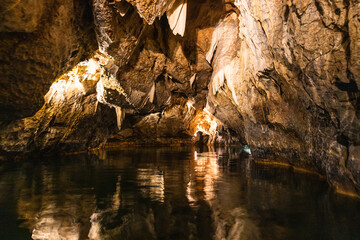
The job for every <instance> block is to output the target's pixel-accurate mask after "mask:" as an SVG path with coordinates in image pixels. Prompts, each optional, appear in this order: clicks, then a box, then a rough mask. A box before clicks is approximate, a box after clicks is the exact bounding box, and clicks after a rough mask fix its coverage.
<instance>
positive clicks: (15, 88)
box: [0, 0, 96, 121]
mask: <svg viewBox="0 0 360 240" xmlns="http://www.w3.org/2000/svg"><path fill="white" fill-rule="evenodd" d="M0 13H1V14H0V15H1V17H0V18H1V19H0V63H1V64H0V92H1V94H0V120H1V121H3V120H11V119H18V118H22V117H26V116H32V115H33V114H34V113H36V111H38V110H39V109H40V108H41V106H42V105H43V104H44V101H43V97H44V95H45V93H46V92H47V91H48V90H49V87H50V86H51V84H52V83H53V82H54V80H55V78H56V77H59V76H60V75H61V74H62V73H64V72H65V71H68V70H69V69H70V68H71V67H73V66H74V65H75V64H76V63H78V62H79V61H80V59H81V58H84V57H86V56H87V55H89V53H90V52H92V51H94V50H96V41H95V35H94V32H93V30H92V28H93V26H92V16H91V9H90V5H88V3H87V1H81V0H79V1H78V0H65V1H60V0H59V1H58V0H51V1H45V0H26V1H11V0H5V2H2V3H1V7H0Z"/></svg>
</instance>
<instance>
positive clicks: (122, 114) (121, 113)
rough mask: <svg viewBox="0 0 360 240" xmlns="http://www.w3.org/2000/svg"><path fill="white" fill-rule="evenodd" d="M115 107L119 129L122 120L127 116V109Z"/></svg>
mask: <svg viewBox="0 0 360 240" xmlns="http://www.w3.org/2000/svg"><path fill="white" fill-rule="evenodd" d="M114 108H115V112H116V123H117V126H118V129H119V130H120V129H121V124H122V121H123V120H124V118H125V111H123V110H122V109H121V107H118V106H115V107H114Z"/></svg>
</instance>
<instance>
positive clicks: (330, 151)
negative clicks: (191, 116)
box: [208, 0, 360, 191]
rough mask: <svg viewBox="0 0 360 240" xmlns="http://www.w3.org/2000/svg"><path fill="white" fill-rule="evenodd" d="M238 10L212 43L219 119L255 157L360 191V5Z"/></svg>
mask: <svg viewBox="0 0 360 240" xmlns="http://www.w3.org/2000/svg"><path fill="white" fill-rule="evenodd" d="M234 4H235V6H236V7H237V8H238V9H239V11H240V14H239V15H238V16H237V17H233V18H232V19H231V20H230V19H229V20H227V19H224V20H223V22H222V23H221V24H223V26H224V27H222V28H219V30H220V31H221V33H220V34H214V37H213V41H214V39H215V41H217V48H216V52H215V54H214V58H213V62H212V65H213V67H214V71H213V75H212V81H211V83H210V88H209V95H208V100H209V104H210V105H211V106H212V108H213V113H214V114H215V116H216V117H218V118H219V119H220V120H222V121H223V122H224V123H225V124H227V125H228V126H229V127H230V128H232V129H234V130H236V131H237V132H238V133H239V134H240V135H241V137H242V138H243V139H245V141H246V142H247V143H248V144H249V145H250V146H251V147H252V152H253V154H254V155H255V156H259V157H266V158H269V157H271V158H274V160H276V161H285V162H288V163H290V164H293V165H297V166H301V167H306V168H312V169H315V170H316V171H319V172H321V173H323V174H325V175H327V176H328V178H329V179H330V181H331V182H332V183H333V184H334V185H341V184H339V183H344V182H346V184H345V185H348V186H349V185H352V186H354V185H355V186H356V187H355V188H356V189H357V191H358V190H359V182H358V178H357V176H359V170H360V169H359V168H358V165H357V164H353V163H354V162H359V161H360V159H359V158H358V157H354V156H352V155H353V154H354V153H355V152H356V150H352V149H355V148H356V147H355V146H358V145H359V137H360V134H359V133H360V132H359V129H360V121H359V90H358V82H359V77H360V76H359V73H358V69H359V62H357V63H355V61H354V60H353V59H357V58H358V56H357V55H358V50H357V47H355V46H358V44H359V35H358V34H354V32H356V31H358V26H357V25H358V22H359V21H358V16H355V15H354V14H353V13H354V12H356V9H358V8H359V3H358V2H356V1H350V2H336V3H329V2H327V1H293V2H292V3H289V4H285V3H282V2H279V1H261V0H260V1H245V0H237V1H235V2H234ZM234 22H238V27H236V26H235V25H236V23H234ZM356 22H357V23H356ZM220 26H222V25H219V27H220ZM230 29H231V30H230ZM225 36H226V37H225ZM224 103H226V104H224ZM225 105H226V107H225ZM353 146H354V147H353ZM354 158H357V160H354ZM349 159H351V161H349ZM350 162H351V164H350ZM348 190H350V191H354V190H355V189H351V187H350V189H348Z"/></svg>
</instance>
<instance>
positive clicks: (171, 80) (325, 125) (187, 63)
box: [0, 0, 360, 194]
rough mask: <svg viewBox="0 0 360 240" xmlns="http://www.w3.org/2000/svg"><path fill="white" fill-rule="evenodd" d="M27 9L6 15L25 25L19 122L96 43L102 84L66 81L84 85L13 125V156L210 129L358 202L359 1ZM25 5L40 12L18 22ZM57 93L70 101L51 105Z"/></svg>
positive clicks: (12, 97)
mask: <svg viewBox="0 0 360 240" xmlns="http://www.w3.org/2000/svg"><path fill="white" fill-rule="evenodd" d="M30 2H33V3H34V4H35V2H36V4H37V6H39V7H38V10H37V11H36V12H34V11H35V10H34V9H32V8H28V7H26V6H27V4H29V3H30ZM22 4H23V5H19V6H18V7H14V6H12V5H8V6H7V5H5V6H6V7H5V11H9V12H11V13H12V14H11V15H10V16H6V17H3V18H4V21H3V24H2V25H1V27H0V29H1V31H2V33H1V34H0V37H1V38H0V40H1V41H2V42H3V44H2V47H1V50H0V56H1V61H2V62H5V63H6V64H4V65H2V71H1V72H3V73H4V74H2V75H3V76H4V77H3V78H2V80H1V84H2V88H3V89H6V87H7V86H8V84H10V85H11V87H10V88H9V89H10V90H9V91H8V92H5V91H3V92H4V94H3V95H2V96H1V98H0V106H2V109H4V110H3V111H2V113H3V115H4V116H8V117H7V119H11V118H12V119H14V118H15V117H16V116H18V117H19V116H29V115H31V114H32V113H33V112H34V111H35V110H38V109H39V106H40V105H41V104H40V103H41V101H40V97H41V96H44V95H45V92H46V91H47V89H48V87H49V84H50V83H51V82H53V81H54V80H55V79H57V78H58V77H59V76H60V75H61V74H62V73H63V72H64V71H65V70H67V69H70V67H73V66H74V65H75V64H76V63H78V62H79V60H80V58H81V57H80V56H84V55H86V53H88V52H91V51H90V50H91V49H93V46H94V45H96V44H94V43H93V41H94V40H95V39H96V40H97V44H98V46H99V53H97V54H98V55H97V56H101V57H95V58H96V59H97V60H96V59H95V60H96V61H95V62H97V63H96V64H95V65H96V66H95V67H94V68H95V69H96V71H95V73H99V74H95V73H93V74H90V73H89V72H92V70H91V69H90V68H89V69H87V68H86V69H87V70H84V71H82V72H81V74H80V73H79V74H80V75H81V77H80V80H79V79H78V80H74V79H73V78H69V77H67V78H66V79H64V77H61V79H62V80H64V81H63V82H62V84H64V86H65V85H66V86H72V87H70V88H63V87H61V89H71V90H64V92H61V91H54V89H55V87H56V84H57V82H55V83H54V85H53V87H52V88H51V89H50V91H49V93H48V94H47V95H46V97H45V100H46V104H45V105H44V107H43V108H42V109H41V110H40V111H39V112H38V113H37V114H36V115H35V116H34V117H31V118H27V120H26V119H25V120H24V119H23V120H18V121H17V122H13V123H10V124H7V125H6V126H3V127H2V130H1V131H0V132H2V134H1V135H2V136H1V138H0V140H1V145H2V148H1V149H2V150H3V151H7V152H8V151H15V152H19V151H20V152H21V151H23V150H24V149H26V150H27V151H42V150H44V149H48V150H51V151H52V150H55V149H76V148H78V149H85V148H87V147H94V146H97V145H99V144H100V143H101V142H103V141H104V140H105V139H106V138H107V136H109V135H110V134H111V133H113V132H114V131H115V129H116V126H117V127H118V129H119V130H122V131H120V133H118V134H117V135H115V136H113V137H112V138H111V141H115V142H116V141H118V142H119V141H120V142H121V141H127V140H128V139H139V138H143V139H151V141H158V142H160V143H161V142H166V141H167V140H168V139H170V138H173V137H174V136H181V137H180V138H183V139H185V140H184V142H188V140H189V139H193V140H194V138H192V137H193V136H194V135H195V134H196V133H197V132H199V131H200V132H202V133H205V134H207V135H208V137H209V138H208V139H209V140H208V143H214V142H221V143H232V142H240V143H242V144H247V145H249V146H250V147H251V151H252V153H253V156H254V157H256V158H264V159H272V160H274V161H279V162H286V163H288V164H291V165H294V166H298V167H302V168H306V169H311V170H314V171H317V172H319V173H321V174H323V175H325V176H326V177H327V178H328V179H329V182H330V183H331V184H332V185H333V186H335V187H336V188H337V189H338V191H346V192H352V193H355V194H358V193H359V191H360V157H359V154H358V153H359V152H360V131H359V130H360V121H359V116H360V115H359V113H360V112H359V109H360V104H359V102H360V101H359V99H360V98H359V88H358V86H359V84H360V50H359V49H360V33H359V29H360V28H359V27H360V26H359V25H360V19H359V12H360V2H359V1H356V0H344V1H333V2H329V1H325V0H315V1H314V0H302V1H297V0H292V1H281V0H252V1H250V0H222V1H221V0H218V1H213V0H199V1H195V0H157V1H147V0H127V1H119V0H111V1H110V0H93V1H92V2H91V6H92V15H93V19H94V20H93V21H94V22H93V23H92V20H91V19H89V18H86V14H85V13H86V12H87V10H85V9H87V7H86V4H83V5H81V4H80V3H77V1H70V0H68V1H65V2H64V1H62V2H61V3H60V2H57V1H56V0H53V1H50V2H49V1H48V2H43V1H35V0H34V1H24V2H23V3H22ZM50 6H57V8H52V9H57V10H56V11H58V13H57V14H55V12H54V11H55V10H51V11H50V10H49V9H50ZM21 8H24V9H29V10H28V11H25V13H24V15H23V16H22V17H20V18H19V17H18V16H19V14H20V13H21V12H24V11H22V10H21ZM50 12H54V14H50ZM12 16H13V17H12ZM45 16H47V17H45ZM49 16H51V17H49ZM64 16H66V17H64ZM80 16H82V17H80ZM16 18H19V19H20V20H14V19H16ZM44 19H51V21H44ZM25 20H26V21H25ZM69 21H70V22H71V24H69ZM89 23H90V24H89ZM81 26H83V27H81ZM92 27H93V28H94V29H95V33H96V34H95V35H96V36H95V35H92V32H91V31H90V29H91V28H92ZM84 29H85V30H84ZM86 29H88V30H86ZM13 32H16V33H13ZM20 32H21V33H20ZM64 36H66V37H64ZM30 40H31V41H30ZM35 43H36V44H35ZM35 45H36V46H35ZM33 46H34V47H33ZM15 49H16V51H15ZM18 49H20V50H18ZM44 49H45V50H44ZM75 49H79V50H75ZM38 53H40V54H38ZM44 53H47V54H48V55H46V54H44ZM50 53H51V54H50ZM46 56H47V57H46ZM92 59H93V60H94V58H92ZM100 59H106V61H105V60H104V61H103V62H102V60H100ZM83 63H84V64H85V62H83ZM81 64H82V63H80V65H77V66H76V68H81V66H82V65H81ZM76 68H75V69H76ZM72 71H74V69H73V70H72ZM67 74H68V75H67V76H69V74H70V75H71V71H70V72H68V73H67ZM89 74H90V75H92V76H93V77H91V79H90V80H89V79H88V78H86V77H84V75H86V76H90V75H89ZM75 75H76V74H75ZM30 76H31V77H30ZM12 79H15V80H14V81H12ZM81 79H82V80H81ZM89 86H91V87H89ZM82 88H83V89H85V90H84V91H83V90H82V91H81V92H78V91H77V90H74V89H82ZM24 89H26V91H25V90H24ZM60 93H61V94H60ZM53 94H55V95H54V96H57V95H59V96H62V97H61V98H59V99H60V100H58V101H55V102H53V104H51V102H52V101H53V100H51V99H53V98H52V97H49V96H53ZM64 96H65V97H64ZM49 99H50V100H49ZM30 105H31V106H30ZM95 106H96V107H95ZM98 108H101V109H103V110H101V111H103V112H101V113H99V112H98V110H97V109H98ZM9 109H11V110H9ZM74 109H75V110H74ZM89 109H91V110H89ZM5 110H6V111H7V112H6V111H5ZM9 112H10V113H11V114H10V113H9ZM88 113H91V114H88ZM9 116H10V117H9ZM11 116H12V117H11ZM50 116H51V117H50ZM55 116H56V117H55ZM214 117H215V118H216V119H215V118H214ZM70 118H76V119H81V121H80V120H79V121H78V122H77V124H73V123H72V122H71V121H70V120H66V119H70ZM44 119H47V120H46V121H45V120H44ZM50 119H55V120H50ZM56 119H57V120H56ZM24 121H25V122H26V121H30V122H34V121H35V122H36V124H35V125H34V124H29V125H27V126H33V125H34V126H35V127H26V126H25V127H24V125H21V124H22V123H21V122H24ZM40 122H42V123H41V124H40ZM45 122H46V124H45ZM57 122H61V124H60V125H61V128H60V130H59V129H57V130H56V131H55V132H56V134H54V131H53V130H51V129H53V128H54V127H56V126H59V124H56V123H57ZM20 123H21V124H20ZM80 123H81V124H80ZM85 123H86V124H85ZM19 124H20V125H19ZM87 124H88V125H87ZM175 125H176V126H175ZM84 126H85V127H84ZM86 126H97V127H99V129H106V130H104V131H101V130H99V131H92V132H91V133H90V132H87V131H86V129H88V128H89V127H86ZM24 129H25V130H24ZM69 129H71V130H70V131H69V132H68V134H65V135H66V136H72V137H69V138H66V137H65V138H62V137H61V136H62V135H63V133H64V132H67V131H68V130H69ZM77 129H78V130H77ZM50 130H51V131H50ZM77 131H80V132H81V133H82V134H83V137H82V138H79V137H77V136H78V135H77ZM34 132H35V133H36V134H34ZM24 133H26V134H30V135H31V136H32V137H28V136H27V135H26V134H25V135H24ZM51 134H52V135H51ZM34 136H36V137H34ZM44 136H45V137H44ZM17 139H25V140H24V141H20V142H21V144H18V145H16V144H15V143H18V142H17ZM29 139H30V140H29ZM51 139H53V140H51ZM69 139H76V140H75V142H76V143H77V145H74V146H75V147H70V148H69V146H70V145H71V144H72V143H73V141H72V140H71V141H70V140H69ZM44 142H45V144H44ZM140 142H141V141H140ZM142 142H147V141H142ZM174 142H176V140H174ZM20 145H21V146H20ZM14 146H15V147H14ZM24 146H25V148H24ZM31 146H35V147H31Z"/></svg>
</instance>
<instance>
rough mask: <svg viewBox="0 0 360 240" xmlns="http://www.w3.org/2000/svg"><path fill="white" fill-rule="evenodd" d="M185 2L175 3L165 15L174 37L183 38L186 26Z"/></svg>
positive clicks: (181, 0) (184, 0)
mask: <svg viewBox="0 0 360 240" xmlns="http://www.w3.org/2000/svg"><path fill="white" fill-rule="evenodd" d="M186 12H187V0H180V3H179V1H177V2H176V3H175V4H174V6H173V7H172V8H171V9H169V10H168V11H167V13H166V15H167V18H168V21H169V25H170V28H171V30H172V31H173V33H174V35H176V34H179V35H180V36H184V33H185V26H186Z"/></svg>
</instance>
